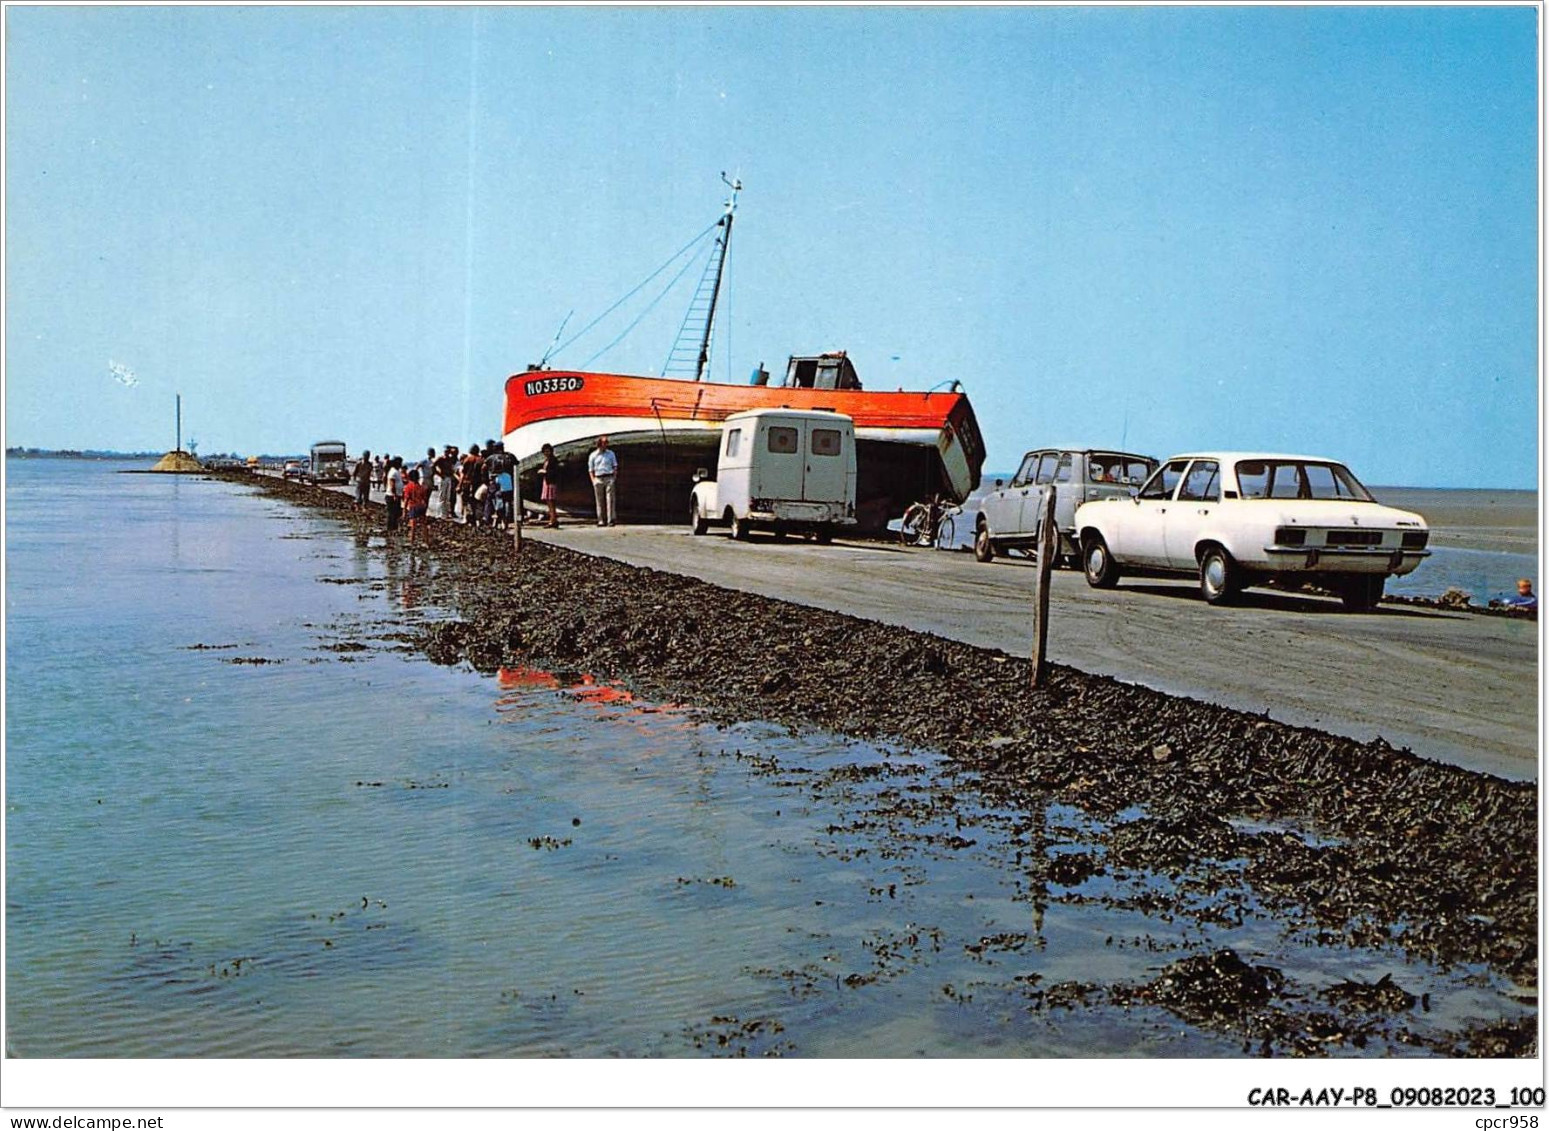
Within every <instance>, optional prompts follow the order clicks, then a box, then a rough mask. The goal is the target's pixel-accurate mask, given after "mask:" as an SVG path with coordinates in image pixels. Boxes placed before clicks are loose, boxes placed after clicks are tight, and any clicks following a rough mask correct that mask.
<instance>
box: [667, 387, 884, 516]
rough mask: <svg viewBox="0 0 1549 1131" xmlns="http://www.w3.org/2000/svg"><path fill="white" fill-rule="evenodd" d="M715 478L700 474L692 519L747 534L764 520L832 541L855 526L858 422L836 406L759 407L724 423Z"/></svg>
mask: <svg viewBox="0 0 1549 1131" xmlns="http://www.w3.org/2000/svg"><path fill="white" fill-rule="evenodd" d="M716 476H717V478H716V479H708V478H704V477H702V476H696V477H695V479H696V482H695V484H694V490H693V493H692V495H691V496H690V499H689V525H690V527H691V528H692V530H693V532H694V533H695V534H703V533H704V532H705V530H706V528H707V527H709V526H710V525H712V524H715V525H723V524H724V525H726V526H730V527H731V532H732V537H733V538H736V539H738V540H739V541H740V540H743V539H746V538H747V536H748V531H749V530H752V529H753V528H754V527H761V528H763V529H766V530H772V531H774V533H775V535H776V536H777V537H778V536H783V535H785V534H786V533H788V532H791V531H795V532H799V533H804V534H811V535H812V536H813V537H815V538H816V539H817V540H818V541H819V542H827V541H828V540H830V539H831V538H832V537H833V536H834V531H835V530H837V529H839V528H841V527H849V526H854V525H855V422H854V421H853V420H851V418H850V417H848V416H844V415H842V414H840V413H837V412H820V411H813V410H798V409H789V408H760V409H753V410H752V411H750V412H739V413H734V414H732V415H731V416H728V417H727V418H726V421H725V423H724V424H723V425H722V426H721V451H720V456H719V461H718V463H717V465H716Z"/></svg>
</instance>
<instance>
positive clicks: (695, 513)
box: [688, 499, 710, 534]
mask: <svg viewBox="0 0 1549 1131" xmlns="http://www.w3.org/2000/svg"><path fill="white" fill-rule="evenodd" d="M688 524H689V526H690V527H691V528H692V529H693V531H694V533H695V534H703V533H704V532H705V531H706V530H708V529H710V522H709V520H708V519H706V518H705V517H704V516H703V515H701V514H700V513H699V504H698V503H696V502H694V501H693V500H692V499H690V500H689V504H688Z"/></svg>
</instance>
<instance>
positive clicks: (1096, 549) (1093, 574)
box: [1081, 534, 1119, 589]
mask: <svg viewBox="0 0 1549 1131" xmlns="http://www.w3.org/2000/svg"><path fill="white" fill-rule="evenodd" d="M1081 564H1082V569H1083V572H1084V573H1085V574H1086V583H1087V584H1088V585H1090V586H1091V587H1092V588H1093V589H1112V588H1113V587H1114V586H1115V585H1117V584H1118V583H1119V567H1118V564H1117V563H1115V562H1114V560H1113V555H1112V554H1111V553H1109V552H1108V543H1106V542H1104V541H1103V536H1102V535H1101V534H1094V535H1092V539H1091V541H1089V542H1088V543H1087V544H1086V548H1085V550H1084V551H1083V553H1082V555H1081Z"/></svg>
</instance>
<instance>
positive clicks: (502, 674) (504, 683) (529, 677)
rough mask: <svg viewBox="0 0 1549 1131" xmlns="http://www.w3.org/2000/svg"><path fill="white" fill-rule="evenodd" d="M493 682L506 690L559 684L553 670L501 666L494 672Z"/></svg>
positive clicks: (556, 685)
mask: <svg viewBox="0 0 1549 1131" xmlns="http://www.w3.org/2000/svg"><path fill="white" fill-rule="evenodd" d="M495 682H496V683H497V684H499V685H500V686H501V687H504V688H507V689H508V690H516V689H520V688H526V689H535V688H555V687H558V686H559V679H558V678H557V677H556V676H555V675H554V673H553V672H546V671H543V670H541V669H540V668H501V669H500V670H499V671H497V672H496V673H495Z"/></svg>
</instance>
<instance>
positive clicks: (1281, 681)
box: [526, 524, 1538, 779]
mask: <svg viewBox="0 0 1549 1131" xmlns="http://www.w3.org/2000/svg"><path fill="white" fill-rule="evenodd" d="M526 530H527V536H528V537H530V538H533V539H539V540H543V541H548V542H553V543H555V544H558V545H562V546H567V547H569V548H571V549H573V550H578V551H581V552H584V553H589V554H600V555H603V556H605V557H610V558H617V559H618V560H620V561H625V562H630V563H632V564H635V565H642V566H652V567H654V568H656V569H662V570H668V571H671V572H674V573H682V574H688V575H690V576H693V577H698V578H702V579H703V580H705V581H710V582H714V583H715V584H717V585H723V586H726V587H728V588H731V589H742V590H747V591H750V592H755V593H762V594H765V595H767V596H771V597H780V598H783V599H785V600H789V601H797V602H800V603H802V604H807V605H815V606H818V607H820V608H826V609H834V610H837V611H839V612H845V613H851V614H853V615H855V616H860V617H867V618H870V619H873V620H879V621H884V622H887V623H890V624H898V625H905V626H907V627H909V628H915V629H921V630H923V631H926V632H934V633H937V634H939V635H941V636H947V637H951V638H954V639H957V640H962V641H965V642H967V643H969V644H976V645H981V646H984V647H989V648H1001V649H1004V650H1005V651H1007V652H1011V653H1015V654H1018V655H1022V656H1026V655H1028V653H1029V650H1030V647H1031V637H1032V622H1031V615H1032V613H1031V609H1032V604H1031V595H1032V587H1033V577H1034V567H1033V565H1032V564H1031V563H1030V562H1027V561H1025V560H1010V561H1008V560H1006V559H997V560H996V561H995V562H994V563H992V564H990V565H981V564H980V563H978V562H976V561H974V559H973V557H972V555H970V554H967V553H946V552H940V551H933V550H923V549H904V548H902V547H899V546H894V545H886V544H881V543H872V542H853V543H846V542H835V543H834V544H833V545H830V546H817V545H815V544H813V543H810V542H807V541H805V540H803V539H794V538H793V539H790V540H787V541H783V542H782V541H776V540H775V539H773V538H772V537H770V536H768V535H763V536H760V535H758V534H755V535H754V536H753V538H752V540H751V541H749V542H745V543H744V542H734V541H732V540H731V539H730V538H729V537H727V536H726V534H725V533H724V532H721V531H716V530H712V531H711V532H710V533H709V534H707V535H705V536H704V537H702V538H695V537H693V536H691V535H690V534H689V532H688V528H687V527H661V526H620V527H614V528H612V529H607V530H603V529H598V528H597V527H596V526H593V525H589V524H587V525H582V524H576V525H572V526H566V527H563V528H561V529H560V530H557V531H551V530H543V529H541V528H537V527H535V526H534V525H533V524H529V525H528V526H527V528H526ZM1537 628H1538V626H1537V625H1536V624H1535V623H1533V622H1530V621H1519V620H1508V619H1505V618H1498V617H1485V616H1476V615H1469V614H1466V613H1450V612H1441V611H1437V610H1431V609H1417V608H1412V607H1406V606H1396V605H1390V604H1389V605H1383V606H1382V607H1381V608H1380V609H1379V610H1378V611H1376V612H1373V613H1366V614H1350V613H1346V612H1344V611H1343V610H1342V609H1341V607H1340V605H1339V603H1338V602H1337V601H1335V600H1332V599H1323V598H1317V597H1302V596H1292V595H1290V594H1285V593H1276V592H1272V591H1268V590H1258V589H1255V590H1250V591H1248V592H1247V593H1245V594H1244V595H1243V597H1242V599H1241V603H1240V604H1238V605H1236V606H1234V607H1229V608H1211V607H1209V606H1207V605H1206V604H1205V603H1204V602H1203V601H1202V600H1201V599H1200V596H1199V591H1198V587H1197V586H1196V585H1195V584H1194V583H1193V582H1191V581H1187V580H1182V579H1179V580H1176V581H1174V580H1150V579H1143V580H1128V579H1126V580H1125V581H1122V582H1120V584H1119V587H1118V588H1117V589H1115V590H1111V591H1100V590H1095V589H1092V588H1090V587H1088V586H1087V584H1086V581H1085V580H1084V579H1083V578H1082V576H1081V575H1080V574H1079V573H1072V572H1056V573H1055V575H1054V588H1053V591H1052V593H1051V600H1050V611H1049V658H1050V659H1051V660H1053V661H1054V662H1056V663H1061V664H1069V665H1070V666H1072V667H1075V668H1079V669H1081V670H1083V671H1088V672H1097V673H1101V674H1104V675H1111V676H1116V677H1117V678H1119V679H1122V680H1126V681H1129V682H1133V683H1138V684H1143V685H1145V686H1147V687H1152V688H1156V689H1157V690H1160V691H1168V692H1172V693H1175V694H1179V695H1187V696H1190V697H1192V698H1196V699H1203V700H1207V701H1209V702H1213V703H1220V704H1225V705H1227V706H1231V707H1237V708H1241V709H1244V710H1248V711H1254V712H1266V711H1267V712H1268V713H1269V714H1270V716H1271V717H1273V718H1275V719H1278V720H1281V721H1283V722H1288V723H1293V724H1297V725H1302V726H1313V727H1318V728H1320V729H1322V730H1327V731H1332V732H1334V733H1337V734H1344V735H1349V736H1352V737H1355V738H1358V739H1362V740H1366V739H1371V738H1374V737H1376V736H1378V735H1380V736H1382V737H1383V738H1385V739H1386V740H1387V741H1388V742H1390V743H1392V744H1393V745H1395V746H1407V747H1409V748H1411V749H1412V750H1414V751H1415V752H1416V753H1419V754H1421V755H1424V756H1426V757H1429V758H1434V759H1437V760H1441V761H1447V762H1453V763H1456V764H1458V765H1463V766H1468V767H1470V768H1473V769H1478V770H1484V771H1486V772H1488V773H1493V774H1498V775H1500V776H1502V777H1509V778H1517V779H1536V777H1537V771H1538V650H1537Z"/></svg>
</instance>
